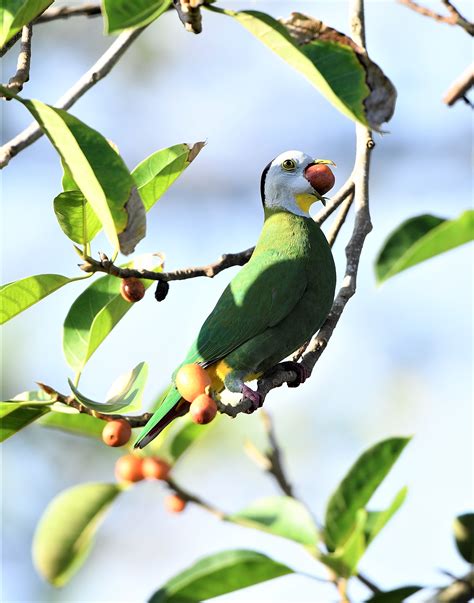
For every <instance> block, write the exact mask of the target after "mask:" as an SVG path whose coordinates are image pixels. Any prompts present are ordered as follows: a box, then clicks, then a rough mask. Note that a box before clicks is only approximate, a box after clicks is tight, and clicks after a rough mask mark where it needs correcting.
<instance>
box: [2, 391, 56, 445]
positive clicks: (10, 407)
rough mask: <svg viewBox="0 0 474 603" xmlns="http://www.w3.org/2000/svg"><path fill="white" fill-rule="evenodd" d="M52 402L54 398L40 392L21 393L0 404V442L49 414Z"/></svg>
mask: <svg viewBox="0 0 474 603" xmlns="http://www.w3.org/2000/svg"><path fill="white" fill-rule="evenodd" d="M53 402H54V398H51V396H48V395H47V394H46V393H45V392H42V391H28V392H23V393H22V394H18V395H17V396H15V397H14V398H13V400H10V401H8V402H0V442H4V441H5V440H6V439H7V438H9V437H11V436H12V435H15V433H17V431H20V429H23V427H26V426H27V425H29V424H30V423H32V422H33V421H36V420H37V419H39V418H40V417H42V416H43V415H44V414H47V413H49V411H50V405H51V404H53Z"/></svg>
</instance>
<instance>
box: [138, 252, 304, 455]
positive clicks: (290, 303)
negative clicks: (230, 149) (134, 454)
mask: <svg viewBox="0 0 474 603" xmlns="http://www.w3.org/2000/svg"><path fill="white" fill-rule="evenodd" d="M306 287H307V276H306V271H305V265H304V263H303V261H302V260H299V259H291V260H289V259H287V258H284V257H281V256H280V255H277V254H276V253H274V252H268V253H260V254H258V255H257V256H256V257H255V256H253V257H252V259H251V260H250V261H249V263H248V264H246V265H245V266H244V267H243V268H242V269H241V270H240V271H239V272H238V273H237V274H236V276H235V277H234V278H233V280H232V281H231V282H230V283H229V285H228V286H227V287H226V289H225V290H224V292H223V293H222V295H221V297H220V298H219V300H218V301H217V304H216V306H215V307H214V309H213V310H212V312H211V313H210V314H209V316H208V317H207V319H206V320H205V322H204V324H203V325H202V327H201V330H200V331H199V335H198V337H197V339H196V341H195V342H194V343H193V345H192V346H191V348H190V350H189V352H188V354H187V356H186V359H185V360H184V362H183V363H182V364H181V365H180V366H182V365H183V364H188V363H191V362H199V363H201V364H203V365H204V366H207V365H209V364H212V363H213V362H215V361H217V360H220V359H221V358H224V357H225V356H227V355H228V354H230V352H232V351H233V350H235V349H236V348H238V347H239V346H240V345H242V344H243V343H245V342H246V341H248V340H249V339H251V338H252V337H255V336H257V335H259V334H260V333H262V332H263V331H265V329H267V328H268V327H272V326H274V325H276V324H278V323H279V322H280V321H282V320H283V319H284V318H285V317H286V316H288V314H289V313H290V312H291V311H292V309H293V308H294V306H295V305H296V304H297V303H298V301H299V300H300V299H301V297H302V296H303V294H304V292H305V290H306ZM178 368H179V367H178ZM180 400H181V396H180V394H179V392H178V390H177V389H176V388H175V387H174V385H173V386H172V387H171V389H170V391H169V392H168V394H167V396H166V397H165V399H164V400H163V402H162V404H161V406H160V407H159V408H158V410H157V411H156V412H155V414H154V415H153V417H152V418H151V419H150V421H149V422H148V423H147V425H146V426H145V427H144V428H143V430H142V432H141V433H140V435H139V436H138V439H137V441H136V443H135V446H136V447H139V448H143V447H144V446H146V444H147V443H148V442H150V441H151V440H152V439H153V438H154V437H155V436H156V434H157V433H159V432H160V431H161V430H162V429H163V427H164V426H165V425H166V424H168V423H169V422H171V421H172V420H173V419H174V418H176V416H180V414H183V410H184V411H185V410H186V409H184V408H180V406H179V401H180ZM175 407H176V408H175Z"/></svg>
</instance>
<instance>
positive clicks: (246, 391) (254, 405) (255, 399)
mask: <svg viewBox="0 0 474 603" xmlns="http://www.w3.org/2000/svg"><path fill="white" fill-rule="evenodd" d="M242 397H243V398H245V399H247V400H249V401H250V403H251V406H250V408H249V409H248V410H247V414H251V413H253V412H255V411H256V410H257V409H258V408H260V407H261V406H262V405H263V396H262V394H260V393H259V392H255V391H254V390H253V389H250V387H249V386H248V385H245V384H244V386H243V388H242Z"/></svg>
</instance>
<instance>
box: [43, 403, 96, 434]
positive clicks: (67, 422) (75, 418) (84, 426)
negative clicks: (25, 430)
mask: <svg viewBox="0 0 474 603" xmlns="http://www.w3.org/2000/svg"><path fill="white" fill-rule="evenodd" d="M53 410H54V409H53ZM38 425H41V426H42V427H50V428H52V429H59V430H61V431H66V432H68V433H73V434H76V435H83V436H89V437H93V438H100V437H101V435H102V430H103V429H104V421H102V420H101V419H96V418H95V417H91V416H90V415H86V414H84V413H80V414H64V413H62V412H49V413H48V414H45V415H44V416H42V417H41V418H40V419H39V420H38Z"/></svg>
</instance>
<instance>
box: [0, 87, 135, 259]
mask: <svg viewBox="0 0 474 603" xmlns="http://www.w3.org/2000/svg"><path fill="white" fill-rule="evenodd" d="M0 90H1V91H2V93H4V94H5V95H6V96H8V97H10V98H15V99H16V100H18V101H20V102H21V103H22V104H23V105H24V106H25V107H26V108H27V109H28V110H29V111H30V113H31V114H32V115H33V117H34V118H35V119H36V121H37V122H38V124H39V125H40V127H41V129H42V130H43V131H44V133H45V134H46V135H47V136H48V138H49V139H50V141H51V143H52V144H53V145H54V147H55V148H56V150H57V151H58V153H59V155H60V156H61V159H62V161H63V163H64V164H66V165H67V167H68V169H69V175H70V177H71V178H72V179H73V180H74V182H75V183H76V184H77V187H78V188H79V190H80V191H81V192H82V194H83V195H84V197H85V198H86V199H87V201H88V202H89V203H90V204H91V206H92V208H93V210H94V212H95V214H96V216H97V218H98V219H99V220H100V222H101V223H102V226H103V228H104V230H105V234H106V235H107V237H108V239H109V241H110V243H111V244H112V246H113V247H114V249H120V250H121V251H122V252H123V253H125V254H129V253H131V252H132V251H133V250H134V248H135V245H136V244H137V243H138V242H139V241H140V240H141V239H142V238H143V237H144V236H145V230H146V217H145V210H144V207H143V204H142V202H141V199H140V198H139V196H138V194H137V191H136V187H135V183H134V181H133V178H132V176H131V175H130V173H129V171H128V169H127V166H126V165H125V163H124V161H123V159H122V158H121V157H120V155H119V154H118V153H117V152H116V151H115V150H114V149H113V148H112V146H111V145H110V144H109V142H108V141H107V139H106V138H104V136H102V134H100V133H99V132H97V131H96V130H93V129H92V128H90V127H89V126H87V125H86V124H85V123H83V122H82V121H80V120H79V119H77V117H74V116H73V115H71V114H69V113H68V112H67V111H64V110H62V109H56V108H55V107H51V106H49V105H45V104H44V103H42V102H40V101H37V100H25V99H22V98H20V97H18V96H15V95H12V94H11V93H10V92H9V91H8V90H7V89H6V88H4V87H3V86H0Z"/></svg>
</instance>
